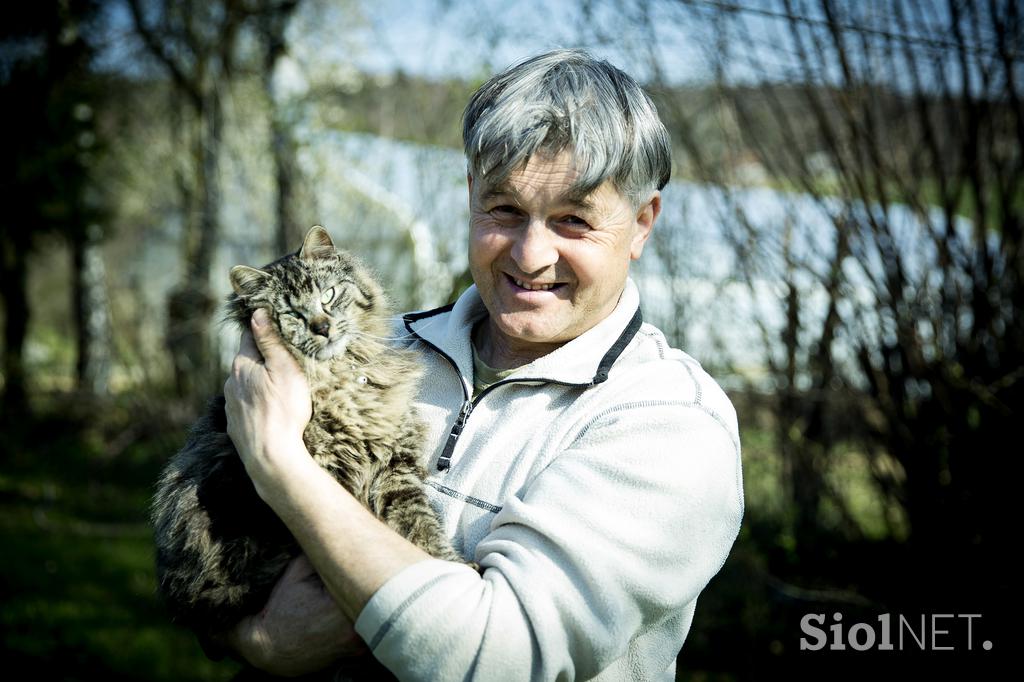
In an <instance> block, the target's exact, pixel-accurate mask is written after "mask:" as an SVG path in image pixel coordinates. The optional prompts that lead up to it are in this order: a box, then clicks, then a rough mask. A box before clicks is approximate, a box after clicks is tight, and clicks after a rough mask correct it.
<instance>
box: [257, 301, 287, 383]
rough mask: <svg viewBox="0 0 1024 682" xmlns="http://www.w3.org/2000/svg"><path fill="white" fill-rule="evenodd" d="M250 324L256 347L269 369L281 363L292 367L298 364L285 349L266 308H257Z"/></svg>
mask: <svg viewBox="0 0 1024 682" xmlns="http://www.w3.org/2000/svg"><path fill="white" fill-rule="evenodd" d="M250 326H251V327H252V335H253V338H254V339H255V341H256V347H257V348H258V349H259V353H260V354H261V355H262V356H263V360H264V361H265V362H266V364H267V367H268V369H269V368H271V367H275V366H276V367H281V366H282V365H281V363H287V364H288V365H290V366H292V367H295V366H296V365H297V363H296V362H295V358H293V357H292V354H291V353H289V352H288V351H287V350H286V349H285V347H284V343H283V342H282V341H281V337H280V336H278V334H277V330H276V329H274V327H273V325H272V324H270V316H269V315H268V314H267V311H266V310H263V309H262V308H257V309H256V312H254V313H253V314H252V321H251V324H250Z"/></svg>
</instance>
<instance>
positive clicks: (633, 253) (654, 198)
mask: <svg viewBox="0 0 1024 682" xmlns="http://www.w3.org/2000/svg"><path fill="white" fill-rule="evenodd" d="M660 214H661V192H659V191H658V190H655V191H654V193H653V194H652V195H651V198H650V199H648V200H647V201H646V202H645V203H644V204H643V206H641V207H640V210H639V211H638V212H637V214H636V231H635V232H634V233H633V242H632V243H631V244H630V245H629V257H630V258H631V259H632V260H636V259H638V258H640V254H641V253H643V251H644V244H646V243H647V239H648V238H649V237H650V236H651V230H653V229H654V223H655V222H656V221H657V220H658V216H659V215H660Z"/></svg>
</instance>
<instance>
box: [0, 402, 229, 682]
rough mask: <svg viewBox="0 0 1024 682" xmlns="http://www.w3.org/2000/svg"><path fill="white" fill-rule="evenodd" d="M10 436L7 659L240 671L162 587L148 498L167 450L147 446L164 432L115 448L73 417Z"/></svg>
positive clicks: (0, 572) (115, 672)
mask: <svg viewBox="0 0 1024 682" xmlns="http://www.w3.org/2000/svg"><path fill="white" fill-rule="evenodd" d="M5 437H6V439H7V442H6V443H5V445H4V450H5V451H4V452H2V458H0V466H2V469H0V545H2V546H3V547H4V555H5V558H4V560H3V562H2V563H0V641H2V643H3V644H2V650H3V655H4V660H5V661H6V662H8V664H13V663H20V664H21V666H20V667H21V669H26V670H32V671H33V675H32V676H33V678H36V679H44V680H95V679H103V680H140V679H143V680H168V681H170V680H228V679H230V678H231V677H233V676H234V674H235V673H236V672H237V671H238V665H237V664H235V663H233V662H222V663H215V662H213V661H210V660H208V659H207V658H206V657H205V656H204V655H203V653H202V651H201V650H200V648H199V646H198V644H197V643H196V641H195V638H194V637H193V636H192V634H191V633H190V632H188V631H186V630H184V629H181V628H179V627H177V626H174V625H173V624H172V623H170V621H169V620H168V618H167V616H166V614H165V613H164V611H163V609H162V606H161V605H160V603H159V601H158V599H157V596H156V578H155V570H154V565H153V544H152V539H151V535H150V529H149V526H148V524H147V522H146V508H147V505H148V502H149V491H150V490H151V483H152V481H153V480H155V477H156V472H157V471H158V470H159V467H160V466H161V462H162V459H160V458H158V457H153V456H149V455H145V454H140V453H141V452H142V450H140V448H145V447H148V446H152V445H153V442H154V441H152V440H151V441H147V442H145V443H143V442H140V443H139V445H138V447H136V448H129V449H127V450H125V451H123V452H122V453H121V454H120V455H119V456H118V457H116V458H114V459H111V458H109V457H108V456H107V453H105V452H104V449H103V442H102V439H101V438H99V437H98V436H97V434H96V433H95V432H94V431H92V430H90V429H89V428H80V425H78V424H75V423H73V421H69V420H67V419H66V418H64V417H61V418H49V419H47V420H45V421H43V422H41V423H38V424H33V425H32V426H30V427H29V428H26V429H24V430H23V431H22V432H21V433H16V434H13V437H12V434H10V433H5ZM164 440H168V441H169V440H172V439H162V438H157V439H156V441H155V442H157V443H161V442H163V441H164ZM168 454H169V453H168Z"/></svg>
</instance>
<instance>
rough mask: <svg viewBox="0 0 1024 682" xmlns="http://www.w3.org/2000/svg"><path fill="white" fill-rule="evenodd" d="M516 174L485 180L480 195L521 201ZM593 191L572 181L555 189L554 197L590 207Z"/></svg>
mask: <svg viewBox="0 0 1024 682" xmlns="http://www.w3.org/2000/svg"><path fill="white" fill-rule="evenodd" d="M516 176H517V174H515V173H513V174H512V175H510V176H509V177H507V178H505V179H503V180H500V181H498V182H495V183H487V182H486V181H485V183H484V186H483V187H482V188H481V192H480V196H481V197H482V198H483V199H484V200H487V199H493V198H495V197H511V198H513V199H516V200H517V201H521V200H522V199H523V195H522V192H521V191H520V189H519V186H518V183H517V182H516V180H517V177H516ZM595 192H597V189H593V188H586V187H581V186H580V185H579V184H578V183H572V184H570V185H569V186H567V187H564V188H561V189H560V191H557V192H556V193H555V196H554V199H556V200H557V201H559V202H561V203H566V204H573V205H575V206H580V207H581V208H592V207H593V206H594V198H593V197H594V194H595Z"/></svg>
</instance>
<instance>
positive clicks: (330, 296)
mask: <svg viewBox="0 0 1024 682" xmlns="http://www.w3.org/2000/svg"><path fill="white" fill-rule="evenodd" d="M333 300H334V287H331V288H330V289H328V290H327V291H325V292H323V293H322V294H320V303H321V304H323V305H328V304H329V303H330V302H331V301H333Z"/></svg>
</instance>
